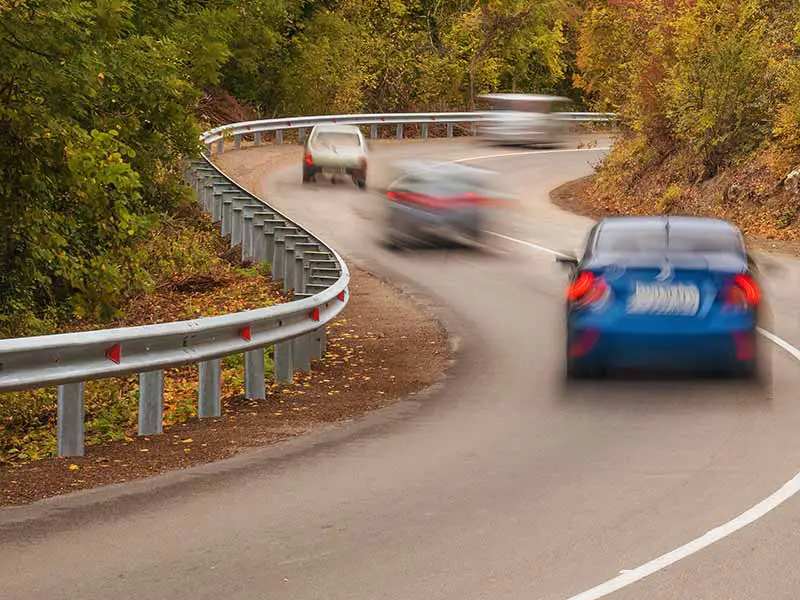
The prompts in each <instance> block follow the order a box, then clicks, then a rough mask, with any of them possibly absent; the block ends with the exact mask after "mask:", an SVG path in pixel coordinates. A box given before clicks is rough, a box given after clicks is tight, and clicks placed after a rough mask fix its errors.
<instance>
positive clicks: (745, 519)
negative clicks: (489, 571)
mask: <svg viewBox="0 0 800 600" xmlns="http://www.w3.org/2000/svg"><path fill="white" fill-rule="evenodd" d="M795 352H797V353H798V354H800V352H798V351H797V350H795ZM798 491H800V473H798V474H797V475H795V476H794V477H792V479H790V480H789V481H788V482H787V483H786V484H785V485H784V486H783V487H782V488H780V489H779V490H778V491H776V492H775V493H774V494H772V495H771V496H769V497H767V498H766V499H764V500H762V501H761V502H759V503H758V504H756V505H755V506H753V507H752V508H750V509H749V510H746V511H745V512H743V513H742V514H740V515H739V516H738V517H736V518H735V519H732V520H730V521H728V522H727V523H724V524H722V525H720V526H719V527H716V528H714V529H712V530H711V531H709V532H707V533H705V534H703V535H701V536H700V537H699V538H696V539H694V540H692V541H691V542H689V543H688V544H684V545H683V546H680V547H679V548H676V549H675V550H673V551H672V552H667V553H666V554H662V555H661V556H659V557H658V558H654V559H653V560H651V561H650V562H647V563H645V564H643V565H641V566H639V567H636V568H635V569H630V570H627V571H623V572H622V574H621V575H618V576H616V577H614V578H613V579H609V580H608V581H605V582H603V583H601V584H600V585H598V586H595V587H593V588H592V589H590V590H586V591H585V592H581V593H580V594H578V595H576V596H572V597H570V598H569V599H568V600H596V599H597V598H603V597H605V596H608V595H609V594H611V593H613V592H616V591H617V590H620V589H622V588H624V587H627V586H629V585H631V584H632V583H636V582H637V581H639V580H640V579H644V578H645V577H647V576H648V575H652V574H653V573H655V572H657V571H660V570H662V569H665V568H666V567H668V566H670V565H671V564H673V563H676V562H678V561H679V560H681V559H683V558H686V557H687V556H691V555H692V554H694V553H695V552H699V551H700V550H702V549H703V548H706V547H708V546H710V545H711V544H713V543H714V542H718V541H719V540H721V539H723V538H726V537H728V536H729V535H731V534H732V533H735V532H737V531H739V530H740V529H742V528H744V527H746V526H747V525H750V524H751V523H753V522H754V521H757V520H758V519H760V518H761V517H763V516H764V515H766V514H767V513H768V512H770V511H771V510H772V509H774V508H776V507H778V506H780V505H781V504H783V503H784V502H786V501H787V500H788V499H789V498H791V497H792V496H794V495H795V494H797V492H798Z"/></svg>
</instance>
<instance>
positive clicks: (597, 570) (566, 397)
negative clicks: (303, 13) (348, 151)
mask: <svg viewBox="0 0 800 600" xmlns="http://www.w3.org/2000/svg"><path fill="white" fill-rule="evenodd" d="M601 141H602V140H601ZM496 154H511V155H509V156H494V157H485V156H486V155H496ZM408 156H414V157H417V158H419V157H422V156H428V157H431V158H434V159H436V160H441V161H446V160H456V159H464V158H476V157H481V156H484V157H485V158H478V159H477V160H475V161H473V162H474V164H476V165H480V166H484V167H487V168H491V169H495V170H497V171H498V172H499V173H500V176H501V178H502V182H503V184H504V185H505V186H506V187H507V188H508V189H509V191H511V192H513V193H515V194H517V195H518V196H519V197H520V198H521V202H520V204H519V206H517V207H516V210H515V211H514V212H513V213H510V214H509V215H507V216H506V217H505V218H503V219H500V220H499V221H498V222H497V223H495V225H494V228H495V231H496V232H499V233H501V234H502V235H504V236H507V237H511V238H514V239H517V240H521V241H523V242H525V241H527V242H530V243H533V244H535V245H538V246H543V247H546V248H551V249H554V250H570V249H574V248H576V247H578V246H579V245H580V243H581V241H582V238H583V236H584V235H585V232H586V231H587V229H588V226H589V225H590V221H588V220H587V219H584V218H580V217H576V216H574V215H569V214H566V213H564V212H562V211H559V210H557V209H555V208H554V207H552V206H550V205H549V203H548V200H547V192H548V190H549V189H551V188H553V187H555V186H556V185H558V184H560V183H563V182H566V181H569V180H571V179H574V178H576V177H579V176H582V175H584V174H587V173H588V172H590V168H591V167H590V163H591V162H594V161H596V160H597V159H599V158H600V157H601V156H602V151H599V150H593V151H583V152H540V153H531V152H528V153H522V154H520V153H518V152H514V151H512V150H506V151H504V150H502V149H494V148H487V147H480V146H478V145H475V144H472V143H470V142H460V141H435V142H430V143H427V144H420V143H412V144H408V145H405V144H404V145H388V146H385V147H380V148H379V149H378V150H376V152H375V158H376V159H378V161H377V162H379V163H380V165H381V166H380V168H378V169H376V170H374V172H372V173H371V174H370V177H371V182H370V183H371V184H373V185H380V184H381V183H384V182H386V181H387V180H388V179H389V178H390V172H389V170H388V169H387V168H386V166H387V165H389V164H390V163H391V162H392V161H393V160H394V159H396V158H399V157H408ZM257 191H259V192H261V193H264V194H266V195H267V196H268V197H269V199H270V201H271V202H273V203H275V204H276V205H277V206H279V207H280V208H282V209H283V210H285V211H286V212H287V213H288V214H289V216H292V217H296V218H298V220H301V221H302V222H303V223H304V224H306V225H308V226H310V228H311V229H313V230H314V231H315V232H317V233H318V234H320V235H322V236H323V237H324V238H325V239H327V240H328V241H330V242H331V243H332V244H333V245H334V246H335V247H336V248H337V249H338V250H339V251H340V252H341V253H342V254H343V255H345V256H347V257H349V259H350V260H351V261H352V262H354V263H357V264H360V265H362V266H365V267H367V268H370V269H372V270H374V271H376V272H378V273H381V274H383V275H385V276H387V277H390V278H393V279H395V280H397V281H400V282H403V283H405V284H407V285H408V286H409V287H410V288H411V289H413V290H415V291H416V293H418V294H420V295H421V296H424V297H425V298H426V299H427V300H428V301H429V302H430V303H432V304H433V305H434V306H435V308H436V310H437V311H438V313H439V314H440V315H441V317H442V319H443V320H444V321H445V322H446V323H447V325H448V327H449V328H450V329H451V331H452V332H453V333H454V336H455V338H456V340H457V343H458V355H459V360H458V362H457V365H456V367H455V368H454V370H453V371H452V372H451V374H450V381H449V382H448V383H447V384H446V385H445V386H444V388H443V389H437V390H433V391H432V392H431V393H429V394H426V395H423V397H420V398H417V399H412V400H409V401H407V402H402V403H399V404H397V405H394V406H392V407H390V408H388V409H385V410H383V411H379V412H377V413H374V414H372V415H370V416H369V417H367V418H366V419H364V420H363V421H361V422H359V423H355V424H351V425H349V426H345V427H341V428H336V429H333V430H331V431H328V432H324V433H320V434H314V435H312V436H309V437H307V438H304V439H300V440H294V441H292V442H289V443H286V444H281V445H280V446H278V447H273V448H267V449H263V450H258V451H255V452H252V453H249V454H246V455H242V456H239V457H235V458H234V459H231V460H229V461H225V462H222V463H217V464H214V465H208V466H205V467H201V468H198V469H196V470H192V471H189V472H185V473H177V474H171V475H167V476H165V477H161V478H157V479H156V480H153V481H147V482H137V483H133V484H128V485H124V486H119V487H117V488H112V489H105V490H96V491H93V492H90V493H87V494H81V495H79V496H74V497H66V498H60V499H55V500H53V501H49V502H44V503H40V504H38V505H34V506H30V507H24V508H20V509H11V510H6V511H2V512H0V580H1V581H2V582H3V583H2V586H0V598H8V599H15V600H16V599H27V598H31V599H36V600H39V599H41V600H49V599H51V598H82V599H89V598H103V599H106V598H112V597H116V598H122V597H133V596H136V597H149V598H178V597H180V598H202V599H207V598H208V599H210V598H226V599H231V600H233V599H245V598H247V599H250V598H254V599H255V598H270V599H282V598H286V599H290V598H291V599H298V598H303V599H306V598H326V599H337V600H338V599H343V600H344V599H347V600H354V599H355V600H357V599H363V600H368V599H369V600H373V599H378V598H397V599H400V598H403V599H408V598H419V599H423V598H424V599H425V600H437V599H454V600H456V599H458V600H462V599H483V598H487V599H488V598H492V599H501V598H509V599H510V598H526V599H554V600H555V599H561V600H567V599H571V598H573V597H576V596H577V597H578V598H581V600H583V599H584V598H586V599H587V600H588V598H589V597H591V598H595V597H601V596H602V593H603V591H604V590H603V588H601V589H600V591H599V592H598V593H597V594H594V595H582V596H578V595H579V594H581V593H582V592H585V591H586V590H589V589H591V588H593V587H595V586H597V585H598V584H602V583H603V582H606V581H608V580H610V579H613V578H614V577H616V576H617V575H618V574H619V573H620V571H622V570H626V569H635V568H636V567H638V566H639V565H642V564H644V563H647V562H648V561H650V560H651V559H653V558H655V557H657V556H660V555H662V554H664V553H666V552H669V551H671V550H673V549H675V548H678V547H680V546H682V545H683V544H685V543H686V542H689V541H690V540H693V539H694V538H697V537H698V536H701V535H703V534H704V533H706V532H707V531H708V530H710V529H712V528H714V527H716V526H718V525H720V524H723V523H726V522H728V521H730V520H731V519H734V518H735V517H736V516H737V515H739V514H741V513H743V512H744V511H745V510H747V509H748V508H750V507H751V506H753V505H755V504H756V503H758V502H759V501H761V500H762V499H764V498H766V497H767V496H769V495H770V494H772V493H773V492H774V491H775V490H777V489H778V488H780V487H781V486H782V485H783V484H784V483H785V482H786V481H788V480H790V479H791V478H792V477H793V476H794V475H795V473H796V472H797V470H799V469H800V443H798V441H797V440H798V436H797V434H796V432H797V431H798V430H800V411H799V410H797V407H796V406H795V403H796V398H797V396H796V393H795V390H797V389H798V385H800V364H798V363H797V361H796V360H795V359H794V358H792V357H791V356H790V355H789V354H788V353H787V352H785V351H782V350H778V349H777V347H775V349H774V351H773V355H774V357H773V368H774V373H775V375H774V384H773V390H772V393H771V398H767V397H762V396H757V395H756V396H754V395H753V392H752V391H751V390H749V389H746V388H743V387H741V386H737V385H735V384H726V383H714V382H687V381H656V382H652V381H651V382H645V381H639V382H637V381H628V382H606V383H603V384H602V385H594V386H585V387H583V388H580V389H578V390H577V391H573V392H571V393H569V394H565V393H564V392H563V390H562V388H561V386H560V383H561V379H560V372H561V358H562V354H563V350H562V349H563V341H562V333H561V327H562V310H563V307H562V294H563V286H564V283H565V276H564V274H563V273H562V272H561V271H560V270H559V269H558V268H557V266H556V265H555V264H554V262H553V258H552V256H551V255H549V254H548V253H547V252H543V251H541V250H537V249H536V248H534V247H532V246H528V245H524V244H522V243H519V242H514V241H510V240H507V239H505V238H501V237H497V236H494V237H493V238H492V240H493V242H492V246H493V249H492V251H491V252H488V253H479V252H470V251H463V250H455V249H451V250H445V251H442V252H425V251H423V252H412V253H401V254H394V253H391V252H389V251H387V250H384V249H383V248H381V247H379V246H378V245H377V238H378V236H379V235H380V232H381V230H380V198H379V197H378V196H377V195H375V194H371V193H359V192H356V191H355V190H353V189H352V187H351V186H349V185H342V186H330V185H328V184H326V183H321V184H319V185H317V186H310V187H309V186H301V185H300V184H299V165H298V166H297V168H295V167H293V168H291V169H285V170H283V171H279V172H277V173H272V174H269V175H268V176H265V178H264V179H263V180H262V181H261V183H260V189H259V190H257ZM779 262H780V264H781V266H782V267H783V270H782V271H781V272H780V273H779V274H777V275H775V276H774V277H772V278H770V279H769V281H768V293H769V294H770V295H771V296H772V298H773V310H774V313H775V315H776V318H775V324H774V331H776V332H777V333H778V334H779V335H780V336H781V337H782V338H783V339H785V340H787V341H788V342H790V343H795V344H797V343H800V321H799V320H798V316H797V314H796V312H795V311H794V308H793V298H795V297H796V292H795V290H796V289H797V282H798V280H800V267H797V266H796V265H795V263H794V262H793V261H789V260H784V259H781V260H780V261H779ZM798 516H800V497H792V498H790V499H789V500H787V501H786V502H785V503H783V504H781V505H780V506H778V507H777V508H775V510H773V511H771V512H768V513H767V514H766V515H765V516H764V517H763V518H761V519H760V520H757V521H755V522H754V523H753V524H751V525H749V526H747V527H745V528H744V529H742V530H740V531H737V532H734V533H733V534H732V535H730V536H728V537H725V538H724V539H722V540H721V541H719V542H718V543H716V544H714V545H712V546H710V547H707V548H705V549H702V550H700V551H699V552H697V553H695V554H691V555H688V556H686V558H684V559H683V560H681V561H679V562H677V563H675V564H674V565H672V566H670V567H668V568H666V569H664V570H660V571H658V572H656V573H654V574H652V575H651V576H649V577H647V578H645V579H642V580H641V581H638V582H635V583H633V584H632V585H630V586H628V587H625V588H623V589H621V590H619V591H616V592H614V593H612V594H610V595H609V596H608V597H613V598H631V599H632V598H659V599H660V598H664V599H666V598H704V599H712V598H713V599H716V598H720V599H723V598H724V599H728V598H769V599H773V598H796V597H797V595H798V591H797V590H800V575H798V574H797V569H796V568H795V563H796V558H795V556H796V551H797V549H798V545H800V536H799V535H798V533H797V531H798V528H797V526H796V525H797V523H796V521H797V519H798ZM605 591H608V590H605ZM598 594H599V595H598Z"/></svg>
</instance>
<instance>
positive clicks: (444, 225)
mask: <svg viewBox="0 0 800 600" xmlns="http://www.w3.org/2000/svg"><path fill="white" fill-rule="evenodd" d="M400 172H401V173H402V176H401V177H399V178H398V179H397V180H396V181H395V182H394V183H393V184H392V185H391V186H390V187H389V189H388V191H387V193H386V203H387V222H386V225H387V232H386V243H387V245H388V246H389V248H391V249H400V248H405V247H407V246H409V245H414V244H418V243H419V242H431V241H435V240H443V239H456V240H457V241H466V242H468V243H471V244H475V243H478V244H480V243H481V240H482V237H483V231H484V228H485V227H486V220H487V215H488V211H487V207H489V206H490V205H491V202H492V201H493V199H494V198H496V197H497V193H495V192H493V191H492V190H490V188H489V186H488V176H489V172H488V171H484V170H483V169H477V168H474V167H469V166H466V165H460V164H446V165H436V164H434V163H427V162H422V161H415V162H407V163H404V164H402V165H401V171H400Z"/></svg>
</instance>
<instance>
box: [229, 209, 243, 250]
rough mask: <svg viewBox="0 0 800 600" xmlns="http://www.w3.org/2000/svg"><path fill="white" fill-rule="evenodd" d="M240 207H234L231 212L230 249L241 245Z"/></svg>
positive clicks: (241, 210)
mask: <svg viewBox="0 0 800 600" xmlns="http://www.w3.org/2000/svg"><path fill="white" fill-rule="evenodd" d="M243 211H244V209H243V208H242V207H241V206H234V207H233V209H232V211H231V248H235V247H236V246H238V245H239V244H241V243H242V222H243V221H244V219H242V212H243Z"/></svg>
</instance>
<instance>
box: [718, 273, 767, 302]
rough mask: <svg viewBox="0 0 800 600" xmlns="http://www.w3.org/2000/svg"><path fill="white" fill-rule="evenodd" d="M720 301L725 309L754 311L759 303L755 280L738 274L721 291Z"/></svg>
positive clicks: (759, 298)
mask: <svg viewBox="0 0 800 600" xmlns="http://www.w3.org/2000/svg"><path fill="white" fill-rule="evenodd" d="M722 301H723V303H724V304H725V308H727V309H734V310H736V309H738V310H755V308H756V307H757V306H758V304H759V302H760V301H761V290H760V289H759V287H758V284H757V283H756V281H755V279H753V278H752V277H750V276H749V275H745V274H743V273H740V274H738V275H734V276H733V277H731V278H730V280H729V281H728V282H727V283H726V285H725V287H724V288H723V289H722Z"/></svg>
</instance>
